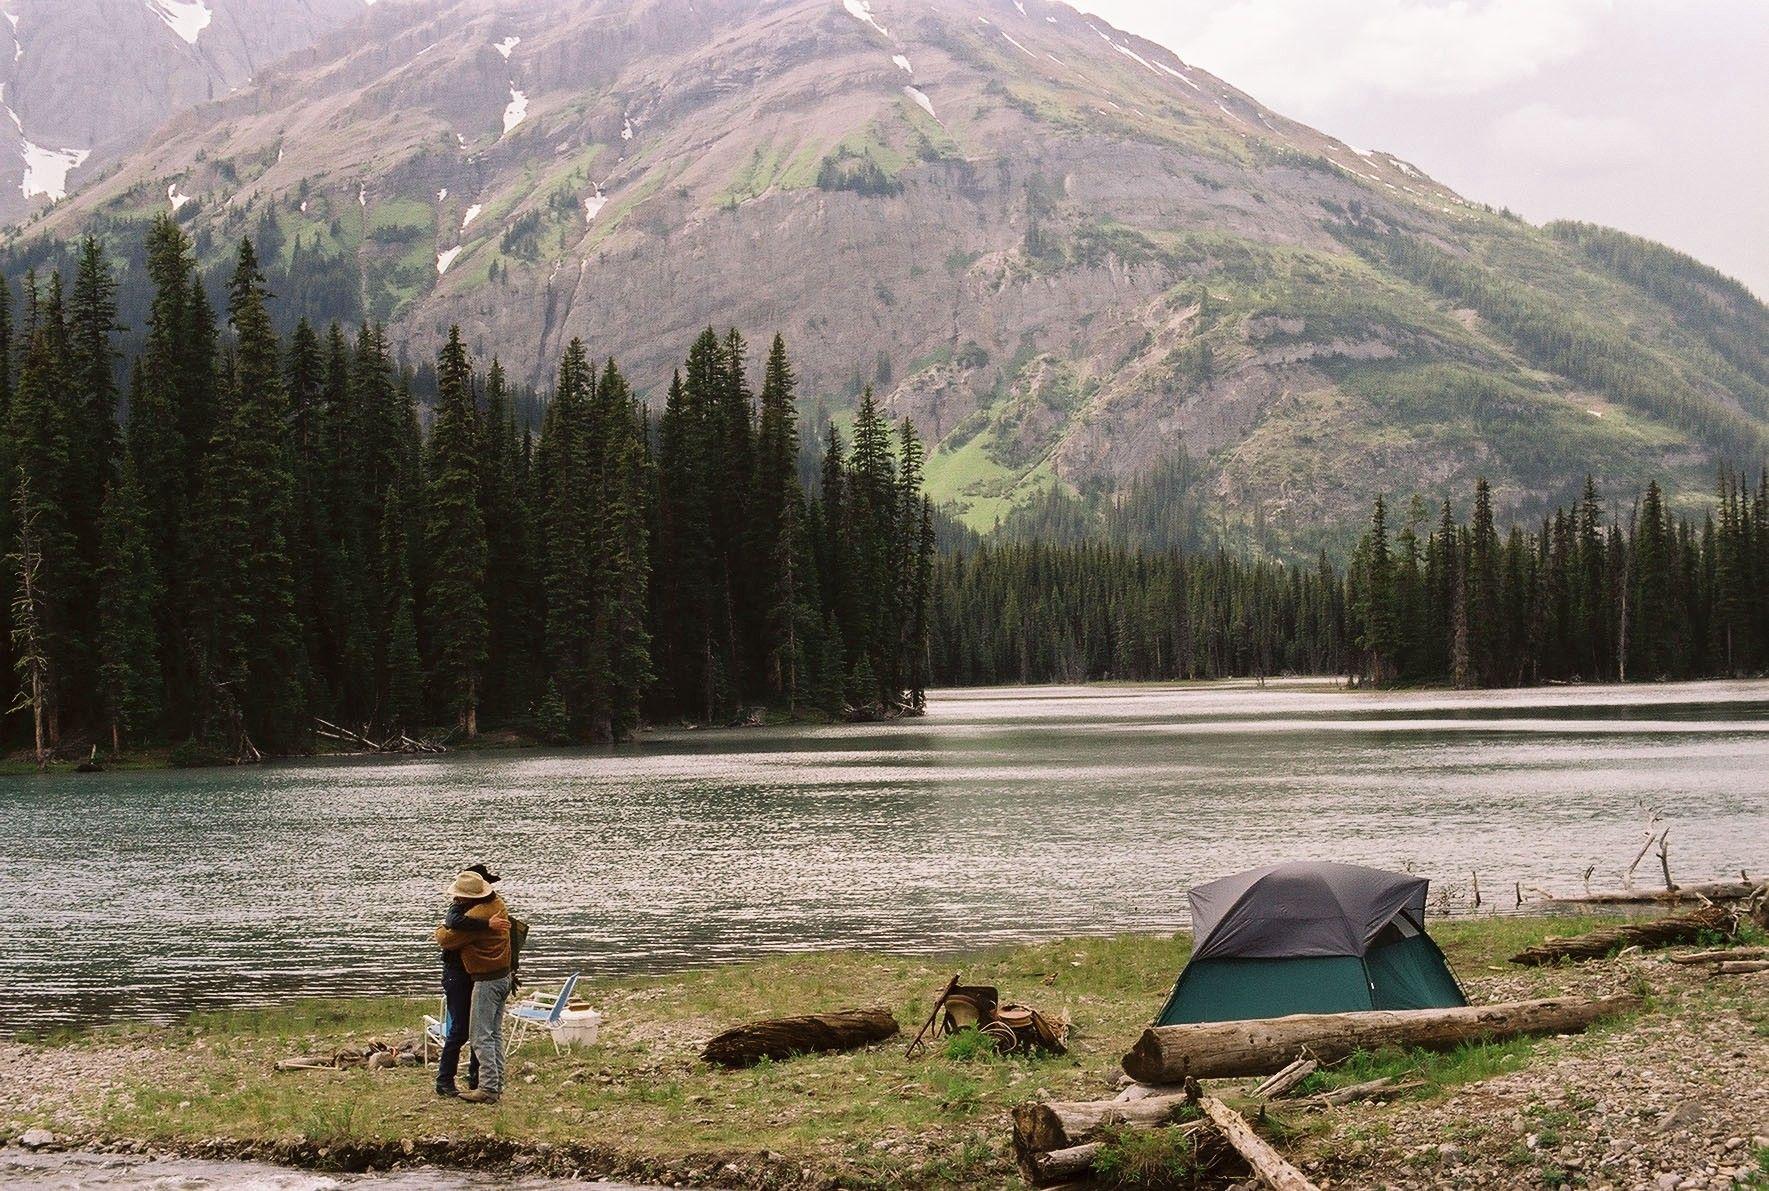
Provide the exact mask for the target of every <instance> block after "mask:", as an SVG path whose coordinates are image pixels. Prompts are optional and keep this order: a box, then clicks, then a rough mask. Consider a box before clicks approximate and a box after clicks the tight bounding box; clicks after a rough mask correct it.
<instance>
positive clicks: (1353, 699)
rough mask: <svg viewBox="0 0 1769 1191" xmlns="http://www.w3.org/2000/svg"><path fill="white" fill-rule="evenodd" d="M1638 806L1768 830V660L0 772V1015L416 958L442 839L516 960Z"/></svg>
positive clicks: (421, 958)
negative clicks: (1496, 685)
mask: <svg viewBox="0 0 1769 1191" xmlns="http://www.w3.org/2000/svg"><path fill="white" fill-rule="evenodd" d="M1647 806H1658V807H1662V808H1664V812H1665V816H1666V820H1667V822H1669V823H1670V825H1671V836H1670V853H1671V861H1672V865H1673V871H1674V873H1675V875H1676V877H1677V878H1678V879H1679V880H1680V881H1685V882H1693V881H1696V880H1704V879H1712V878H1719V877H1725V876H1729V875H1730V876H1736V875H1737V873H1738V871H1739V870H1740V869H1741V868H1745V869H1749V870H1750V871H1751V872H1752V873H1753V874H1755V873H1759V872H1760V871H1761V870H1762V869H1763V868H1764V867H1765V866H1766V865H1769V683H1761V682H1753V683H1699V684H1687V685H1679V686H1646V687H1633V688H1554V689H1548V690H1534V691H1524V692H1516V691H1509V692H1491V693H1477V694H1461V693H1446V692H1430V693H1409V694H1374V693H1371V694H1366V693H1358V692H1345V691H1338V690H1333V689H1329V688H1325V687H1322V686H1320V685H1318V684H1307V683H1276V684H1272V685H1269V686H1267V687H1266V688H1265V689H1257V688H1255V687H1253V686H1251V685H1249V684H1211V685H1206V686H1190V687H1143V686H1139V687H1090V688H1032V689H1013V690H1005V689H991V690H981V691H953V692H941V693H938V694H936V695H935V696H933V697H932V698H930V700H929V709H928V715H927V717H926V718H925V719H922V720H918V721H913V722H907V723H900V724H886V725H859V726H841V727H829V728H790V729H777V730H774V729H756V730H744V731H735V732H705V733H668V734H661V735H658V736H654V737H651V738H648V739H647V741H646V742H645V743H643V744H641V745H637V746H632V747H627V748H622V749H619V750H613V751H610V750H601V751H592V750H575V751H560V752H546V753H539V752H531V753H494V754H481V755H476V756H475V755H452V756H444V757H435V758H414V759H397V760H372V759H371V760H328V761H306V762H295V763H289V764H283V765H276V766H267V767H260V768H249V769H231V770H208V771H185V772H156V773H145V774H121V773H119V774H101V775H95V776H86V777H80V776H74V775H68V776H57V777H50V778H13V779H7V780H4V781H0V862H3V865H0V873H3V874H4V879H5V880H6V882H7V884H8V886H9V893H10V896H9V897H8V899H7V900H8V903H9V905H10V907H11V913H10V914H9V915H8V917H9V922H8V924H7V927H6V929H5V930H4V931H0V972H4V974H5V975H4V979H0V1031H18V1030H21V1029H40V1028H43V1027H46V1026H51V1025H55V1024H59V1023H77V1022H93V1021H103V1020H111V1019H117V1018H151V1019H167V1018H172V1017H176V1016H180V1015H182V1014H184V1013H186V1012H188V1011H189V1010H191V1009H193V1008H200V1007H209V1006H219V1005H230V1004H255V1003H265V1002H272V1001H276V1000H279V999H283V998H288V997H293V996H298V995H326V994H363V993H387V992H394V993H422V992H428V991H430V990H431V989H433V988H434V987H435V977H436V972H437V964H436V956H435V953H434V952H433V951H432V950H431V949H430V948H429V947H428V946H427V945H426V938H427V935H428V932H429V930H430V928H431V926H432V924H433V923H434V921H435V919H436V918H437V915H438V913H439V911H440V909H441V906H442V894H441V890H442V887H443V884H444V882H445V881H446V880H447V879H448V877H449V876H451V875H452V873H453V872H454V871H455V869H456V868H457V867H458V866H459V865H461V864H463V863H467V862H469V861H472V860H480V859H483V860H487V861H490V862H491V863H492V864H493V865H494V866H495V867H496V868H498V869H500V870H502V872H503V873H504V874H505V883H504V885H503V889H504V890H506V891H507V893H508V896H509V899H510V901H511V902H512V903H513V905H514V906H515V907H517V909H518V912H519V913H521V914H524V915H526V916H528V917H529V918H530V919H532V921H533V924H534V933H533V937H532V939H531V942H530V948H531V950H530V953H529V959H528V964H529V966H530V967H531V968H532V969H533V971H534V973H535V975H536V977H537V978H546V977H550V976H556V975H563V974H565V973H567V972H571V971H577V970H581V971H583V972H584V973H585V974H586V975H606V974H614V973H629V972H649V971H664V970H670V969H679V968H682V967H685V966H699V965H705V964H709V963H716V962H720V961H727V960H733V959H739V958H743V957H746V956H752V955H757V954H760V953H766V952H779V951H788V950H797V949H810V948H828V947H845V946H854V947H868V948H884V949H900V950H916V951H935V950H951V949H957V948H965V947H972V946H976V945H980V944H988V943H995V942H1000V941H1004V940H1010V939H1022V938H1028V937H1040V936H1054V935H1062V934H1069V933H1079V932H1089V933H1093V932H1111V931H1121V930H1137V931H1151V930H1168V929H1173V928H1176V927H1180V926H1182V925H1184V922H1185V905H1186V903H1185V891H1186V889H1187V887H1188V886H1190V885H1192V884H1194V883H1196V882H1198V881H1200V880H1205V879H1208V878H1211V877H1216V876H1220V875H1222V874H1224V873H1228V872H1232V871H1235V870H1237V869H1241V868H1245V867H1248V866H1250V865H1254V864H1258V863H1262V862H1267V861H1271V860H1277V859H1290V858H1295V859H1336V860H1348V861H1358V862H1363V863H1369V864H1376V865H1384V866H1389V867H1395V868H1409V869H1412V870H1414V871H1417V872H1420V873H1424V874H1426V875H1428V876H1431V877H1432V878H1433V879H1434V880H1436V881H1437V882H1438V888H1439V890H1440V891H1444V892H1448V893H1451V894H1453V895H1455V896H1456V897H1465V896H1466V892H1467V887H1468V884H1469V872H1470V870H1473V869H1478V870H1479V873H1480V880H1481V884H1482V887H1483V890H1484V891H1485V893H1486V894H1487V896H1488V899H1489V901H1491V900H1492V899H1493V898H1495V897H1501V896H1502V897H1503V900H1504V901H1505V902H1506V903H1507V904H1509V903H1510V902H1511V901H1512V900H1513V899H1512V898H1511V896H1510V893H1511V890H1512V888H1513V883H1514V882H1522V883H1523V885H1524V886H1525V887H1526V888H1528V887H1530V886H1532V885H1534V886H1541V887H1545V888H1554V889H1560V890H1576V889H1577V888H1578V885H1579V874H1580V872H1581V871H1582V870H1583V869H1584V868H1585V867H1586V866H1587V865H1596V866H1597V876H1595V877H1594V878H1593V880H1594V882H1596V883H1599V884H1601V885H1605V886H1608V885H1613V884H1615V883H1617V882H1618V881H1619V874H1620V872H1621V870H1622V869H1623V868H1624V867H1626V865H1627V863H1628V861H1629V860H1630V859H1631V858H1632V856H1633V854H1634V851H1635V849H1636V847H1637V845H1638V841H1639V838H1640V831H1641V827H1642V825H1643V822H1644V808H1646V807H1647ZM1651 864H1652V862H1651V861H1649V862H1648V864H1647V865H1646V866H1643V870H1644V869H1645V868H1646V867H1648V866H1650V865H1651ZM1643 875H1644V877H1645V879H1646V880H1648V881H1650V880H1652V879H1653V874H1651V873H1645V872H1644V871H1643Z"/></svg>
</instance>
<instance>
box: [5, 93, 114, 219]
mask: <svg viewBox="0 0 1769 1191" xmlns="http://www.w3.org/2000/svg"><path fill="white" fill-rule="evenodd" d="M0 111H3V112H5V113H6V115H7V118H8V119H10V120H11V121H12V126H13V127H14V128H15V129H17V130H18V139H19V153H20V154H21V155H22V156H23V157H24V159H25V176H24V179H23V180H22V181H21V182H20V183H19V189H20V190H23V191H24V193H25V197H26V198H36V197H37V196H38V195H46V196H48V198H49V199H50V201H51V202H55V201H59V200H61V199H64V198H66V197H67V193H68V174H69V173H70V172H71V171H73V170H76V169H79V168H80V166H81V165H82V164H84V162H85V161H86V159H87V158H88V157H90V156H92V150H90V149H50V148H47V147H45V146H43V145H39V144H36V143H35V142H33V141H32V140H31V138H30V137H28V136H26V135H25V123H24V121H23V120H20V119H19V118H18V113H17V112H15V111H13V110H12V105H11V104H9V103H7V102H6V84H4V83H0Z"/></svg>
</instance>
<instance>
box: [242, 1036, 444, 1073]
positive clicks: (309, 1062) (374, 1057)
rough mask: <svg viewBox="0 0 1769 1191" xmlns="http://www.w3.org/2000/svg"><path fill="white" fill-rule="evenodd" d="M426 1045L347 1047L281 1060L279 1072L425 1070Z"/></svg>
mask: <svg viewBox="0 0 1769 1191" xmlns="http://www.w3.org/2000/svg"><path fill="white" fill-rule="evenodd" d="M423 1065H424V1043H423V1040H422V1039H419V1038H408V1039H406V1040H404V1041H403V1042H370V1043H368V1044H366V1045H364V1046H353V1047H346V1048H345V1049H343V1050H335V1051H332V1052H331V1053H329V1054H312V1055H296V1056H294V1057H293V1058H288V1059H280V1060H278V1062H277V1064H276V1069H277V1070H278V1071H349V1070H351V1069H353V1068H356V1067H367V1068H368V1069H369V1070H370V1071H374V1070H377V1069H379V1068H383V1067H422V1066H423Z"/></svg>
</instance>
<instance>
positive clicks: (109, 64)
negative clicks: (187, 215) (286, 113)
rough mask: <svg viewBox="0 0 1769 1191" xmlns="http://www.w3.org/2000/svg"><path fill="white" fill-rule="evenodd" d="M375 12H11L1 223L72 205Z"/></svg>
mask: <svg viewBox="0 0 1769 1191" xmlns="http://www.w3.org/2000/svg"><path fill="white" fill-rule="evenodd" d="M367 2H368V0H3V2H0V16H4V18H5V19H4V22H3V23H0V83H4V88H5V93H4V102H5V108H6V110H5V112H4V113H3V115H4V116H5V118H4V119H0V219H17V218H20V217H23V216H24V215H26V214H28V213H29V212H31V211H33V210H35V209H38V208H40V207H42V206H43V205H44V204H46V203H48V202H50V201H52V200H54V199H56V198H59V197H61V194H62V192H63V191H64V189H66V188H68V187H70V186H77V185H78V184H79V183H80V182H81V181H82V180H84V179H87V178H90V177H91V176H93V175H94V174H96V173H99V172H102V170H103V169H104V167H106V166H107V165H109V164H112V163H113V162H114V161H116V160H117V159H118V158H119V157H120V156H123V155H126V154H128V153H131V152H133V151H135V150H136V149H137V148H139V147H140V145H141V143H142V141H143V140H145V139H146V137H147V136H148V135H149V134H150V133H152V132H153V130H154V129H156V128H157V127H159V126H160V125H161V124H163V123H164V122H165V121H166V120H167V119H168V118H170V117H172V116H174V115H176V114H178V113H179V112H182V111H185V110H188V109H189V108H191V107H194V106H196V105H197V104H201V103H205V102H208V101H210V100H213V99H218V98H221V97H222V96H225V95H226V94H228V93H229V92H230V91H232V90H233V89H235V88H237V87H241V86H244V85H246V84H248V83H249V82H250V81H251V79H252V77H253V75H254V74H255V73H257V72H258V71H260V70H262V69H263V68H264V67H266V66H268V65H269V64H270V63H271V62H273V61H275V60H276V59H278V58H281V57H283V56H284V55H286V54H288V53H290V52H292V51H295V50H298V49H301V48H303V47H305V46H308V45H310V44H312V42H313V41H314V40H315V39H316V38H317V37H319V36H321V35H322V34H324V33H325V32H327V31H329V30H331V29H334V28H336V27H338V26H339V25H342V24H344V23H346V22H347V21H350V20H353V19H354V18H356V17H357V16H359V15H361V14H362V12H363V11H364V8H365V5H366V3H367ZM8 49H10V50H11V53H7V52H6V51H7V50H8Z"/></svg>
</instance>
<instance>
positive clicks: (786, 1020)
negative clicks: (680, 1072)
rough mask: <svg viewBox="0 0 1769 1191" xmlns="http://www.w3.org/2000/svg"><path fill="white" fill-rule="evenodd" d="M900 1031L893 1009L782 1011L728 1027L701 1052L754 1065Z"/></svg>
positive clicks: (727, 1063) (728, 1062) (725, 1062)
mask: <svg viewBox="0 0 1769 1191" xmlns="http://www.w3.org/2000/svg"><path fill="white" fill-rule="evenodd" d="M896 1032H897V1019H896V1018H895V1017H892V1016H891V1013H890V1010H888V1009H844V1010H842V1011H841V1012H839V1013H807V1014H805V1015H804V1016H802V1017H777V1018H773V1019H771V1020H769V1021H758V1022H751V1023H750V1024H748V1025H743V1026H737V1027H736V1028H735V1029H730V1030H726V1031H725V1032H724V1033H723V1034H720V1035H718V1036H717V1037H716V1038H713V1039H712V1040H711V1041H709V1042H708V1043H707V1044H706V1049H705V1050H703V1051H702V1052H701V1054H700V1057H701V1058H703V1059H705V1060H706V1061H707V1062H709V1063H717V1064H719V1065H720V1066H723V1067H748V1066H752V1065H753V1064H756V1063H759V1062H761V1061H762V1060H763V1059H784V1058H787V1057H789V1056H791V1055H799V1054H811V1053H813V1052H816V1051H828V1050H853V1049H854V1048H855V1047H859V1046H865V1045H867V1044H868V1043H872V1042H882V1041H884V1040H885V1039H886V1038H889V1037H891V1036H892V1035H894V1034H895V1033H896Z"/></svg>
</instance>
